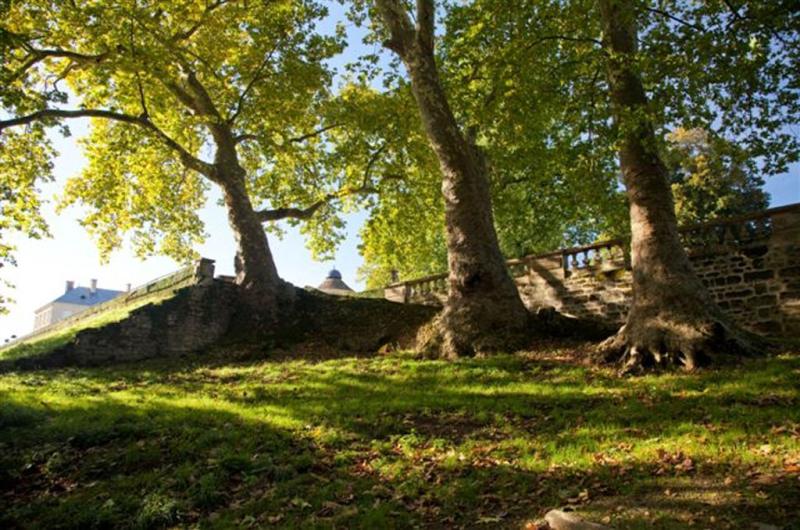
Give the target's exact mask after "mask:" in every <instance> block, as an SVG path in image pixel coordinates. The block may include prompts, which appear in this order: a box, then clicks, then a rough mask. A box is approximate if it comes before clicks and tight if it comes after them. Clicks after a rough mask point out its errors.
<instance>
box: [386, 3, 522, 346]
mask: <svg viewBox="0 0 800 530" xmlns="http://www.w3.org/2000/svg"><path fill="white" fill-rule="evenodd" d="M377 4H378V7H379V9H380V11H381V15H382V18H383V21H384V23H385V24H386V26H387V28H388V29H389V30H390V33H391V40H390V41H389V42H387V43H386V46H387V47H389V48H390V49H392V50H393V51H395V52H396V53H397V54H398V55H399V56H400V58H401V59H402V60H403V63H404V64H405V67H406V69H407V71H408V74H409V77H410V78H411V87H412V91H413V93H414V96H415V98H416V101H417V106H418V108H419V113H420V117H421V119H422V123H423V125H424V128H425V131H426V133H427V135H428V138H429V140H430V143H431V146H432V147H433V150H434V151H435V153H436V155H437V157H438V158H439V164H440V166H441V170H442V194H443V196H444V203H445V223H446V230H447V255H448V266H449V287H450V289H449V296H448V298H447V301H446V303H445V307H444V312H443V314H442V317H441V321H440V327H441V338H442V341H441V346H440V347H441V349H442V353H444V354H445V355H446V356H461V355H473V354H475V353H476V352H482V351H486V352H488V351H493V350H498V349H507V348H515V347H518V346H520V345H521V341H522V340H523V338H524V335H525V330H526V327H527V323H528V313H527V310H526V309H525V306H524V305H523V303H522V300H521V299H520V297H519V293H518V291H517V288H516V285H515V284H514V281H513V280H512V279H511V276H510V275H509V273H508V269H507V267H506V263H505V259H504V257H503V255H502V253H501V251H500V246H499V244H498V240H497V234H496V232H495V228H494V220H493V214H492V205H491V196H490V192H489V179H488V175H487V167H486V164H485V162H484V159H483V158H482V156H481V153H480V152H479V150H478V148H477V146H475V145H474V144H473V143H472V142H470V141H468V139H467V138H466V137H465V136H464V134H463V133H462V132H461V130H460V128H459V126H458V124H457V122H456V120H455V117H454V116H453V113H452V111H451V109H450V105H449V103H448V100H447V96H446V94H445V92H444V90H443V88H442V85H441V82H440V80H439V75H438V71H437V68H436V62H435V59H434V53H433V11H434V6H433V2H432V1H431V0H418V2H417V17H416V19H417V28H416V29H414V28H413V26H412V25H411V22H410V20H409V17H408V13H407V12H406V8H405V7H404V6H403V5H402V4H401V3H398V2H397V1H396V0H378V2H377Z"/></svg>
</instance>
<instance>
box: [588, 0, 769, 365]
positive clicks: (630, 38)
mask: <svg viewBox="0 0 800 530" xmlns="http://www.w3.org/2000/svg"><path fill="white" fill-rule="evenodd" d="M598 4H599V11H600V16H601V19H602V27H603V35H604V37H603V46H604V49H605V51H606V55H607V59H608V68H607V74H608V82H609V90H610V96H611V102H612V105H613V107H614V117H615V121H616V123H617V127H618V128H619V130H620V134H621V138H620V148H619V157H620V166H621V170H622V177H623V181H624V184H625V186H626V188H627V195H628V200H629V203H630V222H631V265H632V268H633V301H632V304H631V307H630V310H629V312H628V316H627V320H626V323H625V325H624V326H623V327H622V328H621V329H620V331H619V332H618V333H617V335H615V336H613V337H611V338H610V339H608V340H607V341H605V342H604V343H603V344H602V345H601V346H600V350H599V351H600V353H601V355H602V357H603V359H604V360H605V361H607V362H616V363H619V364H620V365H621V367H622V370H623V371H624V372H636V371H642V370H646V369H652V368H658V367H669V366H680V367H683V368H686V369H689V370H691V369H694V368H697V367H699V366H703V365H708V364H711V363H712V362H713V363H717V362H721V361H723V360H724V359H726V358H729V359H730V358H735V356H736V355H741V354H750V353H754V352H755V351H756V349H755V347H754V345H755V342H754V338H753V337H752V336H750V335H749V334H747V333H745V332H744V331H743V330H741V329H739V328H738V327H736V326H735V325H734V324H733V323H732V322H731V321H730V319H729V318H727V317H726V315H724V314H723V313H722V311H721V310H720V309H719V308H718V307H717V305H716V304H715V303H714V302H713V300H712V299H711V296H710V294H709V293H708V291H707V290H706V289H705V286H704V285H703V283H702V282H701V281H700V279H699V278H698V277H697V276H696V275H695V273H694V271H693V270H692V267H691V264H690V263H689V258H688V256H687V254H686V251H685V250H684V248H683V245H682V243H681V240H680V238H679V235H678V227H677V220H676V217H675V207H674V203H673V198H672V190H671V188H670V185H669V181H668V178H667V170H666V167H665V165H664V163H663V162H662V160H661V158H660V155H659V154H658V149H657V142H656V136H655V131H654V127H653V123H652V120H651V119H650V118H649V117H648V115H647V103H648V102H647V95H646V93H645V91H644V87H643V84H642V80H641V77H640V74H639V72H638V69H637V67H636V53H637V44H636V40H637V34H636V7H635V4H634V3H631V2H627V1H624V0H598Z"/></svg>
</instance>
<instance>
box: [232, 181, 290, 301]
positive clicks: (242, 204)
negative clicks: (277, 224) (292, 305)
mask: <svg viewBox="0 0 800 530" xmlns="http://www.w3.org/2000/svg"><path fill="white" fill-rule="evenodd" d="M243 173H244V171H243V170H240V171H236V170H233V171H228V172H222V174H221V175H220V177H221V178H220V186H221V188H222V192H223V197H224V200H225V206H226V209H227V212H228V222H229V223H230V226H231V230H232V231H233V237H234V240H235V241H236V247H237V251H236V258H235V272H236V283H237V284H238V285H239V286H241V287H242V289H243V290H244V291H245V292H246V293H247V295H248V298H250V299H251V300H252V301H253V302H255V304H254V305H255V306H262V307H263V308H264V309H267V308H269V307H271V306H274V305H275V302H276V299H277V295H278V291H279V287H280V285H281V279H280V277H279V276H278V270H277V268H276V267H275V261H274V260H273V258H272V252H271V251H270V248H269V243H268V242H267V235H266V234H265V233H264V227H263V226H262V224H261V221H260V219H259V218H258V215H257V213H256V211H255V210H254V209H253V205H252V204H251V202H250V197H249V196H248V194H247V190H246V188H245V183H244V177H243Z"/></svg>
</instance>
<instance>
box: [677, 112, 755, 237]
mask: <svg viewBox="0 0 800 530" xmlns="http://www.w3.org/2000/svg"><path fill="white" fill-rule="evenodd" d="M667 141H668V142H669V146H668V148H667V149H666V151H665V154H664V163H665V164H666V166H667V168H668V171H669V173H670V177H671V178H670V182H671V184H672V194H673V195H674V197H675V211H676V214H677V216H678V223H679V224H693V223H702V222H706V221H710V220H712V219H715V218H718V217H732V216H735V215H741V214H745V213H749V212H757V211H759V210H763V209H765V208H767V207H768V206H769V194H767V193H766V192H765V191H764V190H763V189H762V186H763V185H764V179H763V178H761V177H760V176H759V175H758V168H757V167H753V166H754V164H753V163H752V160H750V159H749V158H747V153H746V151H744V150H743V149H740V148H739V147H738V146H736V145H735V144H733V143H731V142H729V141H727V140H725V139H724V138H719V137H715V136H712V135H711V134H709V132H708V131H707V130H705V129H702V128H699V127H695V128H692V129H684V128H683V127H678V128H676V129H675V130H673V131H672V132H670V133H669V134H668V135H667Z"/></svg>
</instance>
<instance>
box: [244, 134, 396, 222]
mask: <svg viewBox="0 0 800 530" xmlns="http://www.w3.org/2000/svg"><path fill="white" fill-rule="evenodd" d="M387 146H388V144H383V145H382V146H381V147H379V148H378V149H377V150H376V151H375V152H374V153H372V156H370V158H369V160H368V161H367V165H366V167H365V168H364V178H363V180H362V182H361V186H358V187H357V188H353V187H346V188H342V189H341V190H339V191H336V192H334V193H328V194H326V195H325V196H324V197H323V198H321V199H319V200H318V201H316V202H314V203H312V204H311V205H310V206H307V207H306V208H291V207H290V208H276V209H274V210H261V211H259V212H256V215H257V216H258V218H259V220H260V221H261V222H262V223H266V222H270V221H280V220H282V219H289V218H291V219H310V218H311V217H312V216H313V215H314V214H315V213H316V212H317V210H319V209H320V208H322V207H323V206H325V205H326V204H328V203H329V202H331V201H332V200H334V199H341V198H342V197H347V196H348V195H366V194H370V193H378V188H376V187H375V186H372V185H371V184H370V173H371V172H372V167H373V166H374V165H375V163H376V162H377V161H378V159H379V157H380V155H381V153H383V151H384V150H385V149H386V147H387ZM389 179H393V180H399V179H402V177H401V176H399V175H386V176H384V177H383V178H382V179H381V180H389Z"/></svg>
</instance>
